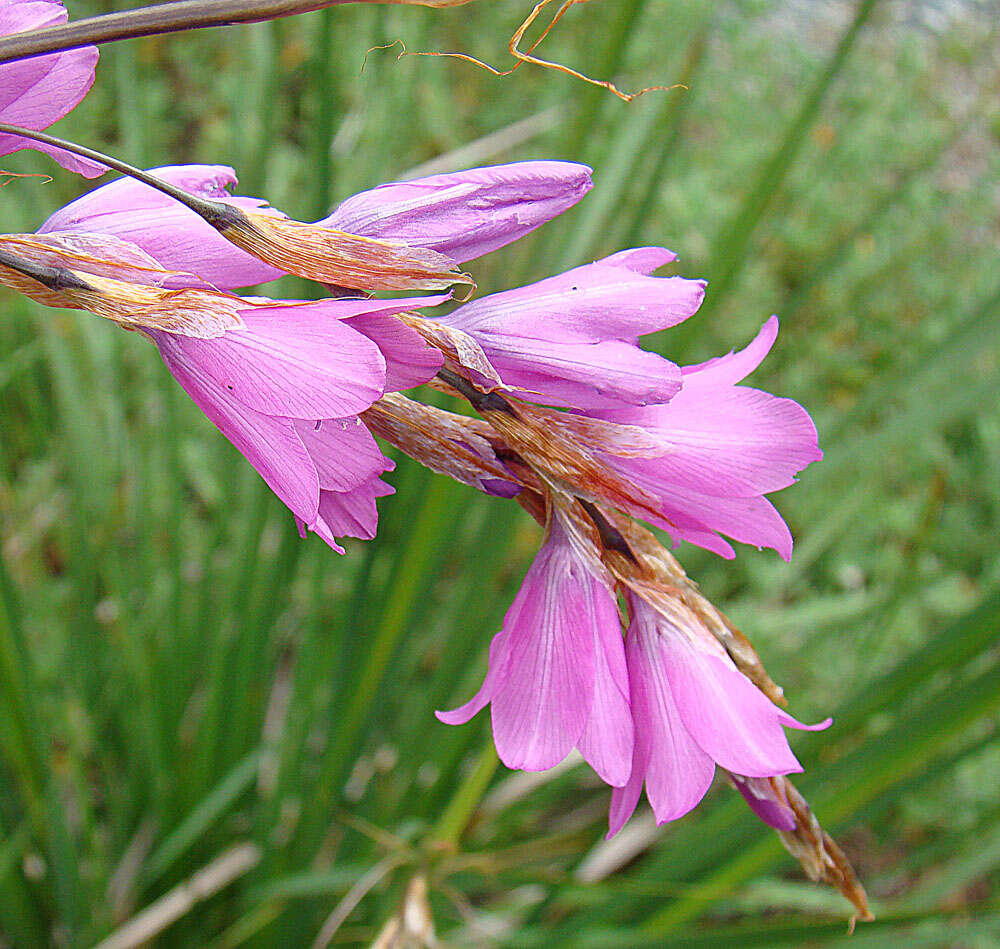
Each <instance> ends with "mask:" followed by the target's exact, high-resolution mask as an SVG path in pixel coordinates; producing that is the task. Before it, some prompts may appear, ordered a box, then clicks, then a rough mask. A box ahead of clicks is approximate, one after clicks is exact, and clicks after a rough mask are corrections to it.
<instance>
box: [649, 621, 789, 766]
mask: <svg viewBox="0 0 1000 949" xmlns="http://www.w3.org/2000/svg"><path fill="white" fill-rule="evenodd" d="M660 649H661V654H662V656H663V662H664V663H665V666H666V669H667V679H668V681H669V683H670V691H671V693H672V695H673V697H674V700H675V702H676V705H677V708H678V709H679V711H680V716H681V719H682V720H683V722H684V726H685V727H686V728H687V730H688V732H689V733H690V734H691V736H692V737H693V738H694V740H695V741H696V742H697V743H698V746H699V747H700V748H701V749H702V750H703V751H704V752H705V753H706V754H708V755H710V756H711V757H712V758H713V759H714V760H715V761H717V762H718V763H719V764H720V765H721V766H722V767H723V768H726V769H727V770H728V771H732V772H734V773H735V774H742V775H747V776H749V777H755V778H761V777H770V776H773V775H777V774H790V773H791V772H794V771H801V770H802V766H801V765H800V764H799V762H798V760H797V759H796V757H795V755H794V754H792V750H791V748H789V746H788V739H787V738H786V737H785V731H784V729H783V728H782V726H781V723H780V721H779V718H778V708H777V707H776V706H775V705H774V703H772V702H771V700H770V699H769V698H768V697H767V696H766V695H764V693H763V692H761V691H760V689H758V688H757V687H756V686H755V685H754V684H753V683H752V682H751V681H750V680H749V679H748V678H747V677H746V676H745V675H743V673H742V672H740V671H739V670H738V669H737V668H736V667H735V666H734V665H732V662H731V660H728V659H723V658H722V657H721V656H713V655H709V654H708V653H705V652H702V651H701V650H699V649H697V648H696V647H694V646H693V645H692V644H691V643H690V642H688V641H687V639H686V637H685V636H684V634H683V633H681V632H679V631H678V632H677V634H676V635H673V636H670V635H667V636H662V637H661V641H660Z"/></svg>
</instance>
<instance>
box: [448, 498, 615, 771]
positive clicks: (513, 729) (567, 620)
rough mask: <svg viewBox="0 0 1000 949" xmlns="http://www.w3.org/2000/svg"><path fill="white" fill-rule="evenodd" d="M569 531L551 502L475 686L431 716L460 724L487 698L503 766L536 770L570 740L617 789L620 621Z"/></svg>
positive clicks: (552, 761)
mask: <svg viewBox="0 0 1000 949" xmlns="http://www.w3.org/2000/svg"><path fill="white" fill-rule="evenodd" d="M578 531H579V528H578V527H576V526H575V525H574V524H573V523H571V521H570V520H569V519H568V518H567V516H566V515H565V514H564V513H563V512H561V511H560V510H559V508H558V507H556V506H554V507H553V508H552V511H551V515H550V519H549V525H548V533H547V536H546V538H545V541H544V543H543V544H542V547H541V549H540V550H539V552H538V554H537V556H536V557H535V560H534V562H533V563H532V564H531V567H530V568H529V569H528V574H527V576H526V577H525V579H524V583H523V584H522V585H521V589H520V590H519V591H518V594H517V596H516V597H515V598H514V602H513V604H512V605H511V607H510V609H509V610H508V611H507V615H506V616H505V617H504V621H503V628H502V630H501V631H500V632H499V633H498V634H497V635H496V636H495V637H494V638H493V642H492V643H491V644H490V653H489V670H488V672H487V674H486V679H485V681H484V682H483V685H482V688H481V689H480V690H479V691H478V692H477V693H476V695H475V696H473V698H472V699H470V700H469V701H468V702H467V703H466V704H465V705H463V706H461V707H459V708H457V709H454V710H453V711H450V712H438V713H437V716H438V718H439V719H440V720H441V721H443V722H445V723H446V724H449V725H460V724H463V723H464V722H467V721H468V720H469V719H470V718H472V716H473V715H475V714H476V713H477V712H479V711H480V710H481V709H482V708H484V707H485V706H486V705H487V704H488V703H489V704H490V705H491V708H492V720H493V739H494V741H495V743H496V747H497V753H498V754H499V756H500V760H501V761H503V763H504V764H506V765H507V766H508V767H509V768H523V769H524V770H526V771H544V770H546V769H547V768H551V767H553V766H554V765H556V764H558V763H559V762H560V761H562V759H563V758H565V757H566V755H568V754H569V752H570V751H572V750H573V748H574V747H575V748H578V749H579V750H580V752H581V754H582V755H583V756H584V758H586V759H587V761H588V762H590V764H591V765H592V767H593V768H594V770H595V771H596V772H597V773H598V774H599V775H600V776H601V778H602V779H603V780H604V781H606V782H607V783H608V784H611V785H614V786H618V785H622V784H624V783H625V782H626V780H627V779H628V776H629V772H630V769H631V758H632V720H631V716H630V715H629V707H628V701H629V685H628V681H627V677H626V670H625V653H624V649H623V645H622V636H621V625H620V622H619V619H618V606H617V602H616V600H615V597H614V594H613V593H612V588H611V585H610V579H609V577H608V575H607V573H606V571H605V570H604V569H603V567H602V566H601V564H600V561H599V560H598V559H597V557H596V556H595V552H594V551H593V550H592V549H591V548H590V545H589V544H588V543H587V542H586V541H585V540H584V539H583V538H581V537H580V536H579V533H578Z"/></svg>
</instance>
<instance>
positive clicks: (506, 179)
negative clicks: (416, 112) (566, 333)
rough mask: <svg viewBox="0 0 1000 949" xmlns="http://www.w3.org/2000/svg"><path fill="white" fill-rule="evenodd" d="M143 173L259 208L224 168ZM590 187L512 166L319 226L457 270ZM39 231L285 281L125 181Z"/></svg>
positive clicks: (403, 194) (234, 275)
mask: <svg viewBox="0 0 1000 949" xmlns="http://www.w3.org/2000/svg"><path fill="white" fill-rule="evenodd" d="M151 170H152V172H153V173H154V174H156V175H157V176H159V177H160V178H163V179H164V180H166V181H168V182H169V183H171V184H174V185H177V186H179V187H181V188H183V189H184V190H185V191H189V192H191V193H192V194H195V195H197V196H199V197H203V198H210V199H213V200H224V201H227V202H229V203H231V204H234V205H237V206H238V207H240V208H242V209H244V210H248V211H258V212H259V211H261V210H262V209H263V208H264V206H265V205H266V202H264V201H262V200H260V199H259V198H246V197H233V196H231V195H230V194H229V193H228V192H227V190H226V188H227V187H229V186H230V185H233V184H235V183H236V174H235V172H234V171H233V169H232V168H229V167H227V166H225V165H173V166H168V167H164V168H154V169H151ZM590 187H591V183H590V169H589V168H587V167H586V166H585V165H576V164H572V163H570V162H545V161H539V162H519V163H515V164H511V165H497V166H495V167H491V168H474V169H471V170H470V171H463V172H457V173H455V174H451V175H433V176H431V177H429V178H420V179H417V180H415V181H408V182H400V183H395V184H385V185H380V186H379V187H377V188H373V189H372V190H370V191H363V192H361V193H360V194H356V195H354V196H353V197H351V198H348V199H347V200H346V201H345V202H343V204H341V205H340V206H339V207H338V208H337V209H336V210H334V211H333V213H332V214H330V215H329V216H328V217H326V218H324V219H323V220H322V221H318V222H317V223H318V224H320V225H323V226H325V227H329V228H333V229H337V230H343V231H348V232H350V233H352V234H356V235H358V236H361V237H371V238H377V239H379V240H385V241H392V242H398V243H403V244H406V245H407V246H412V247H414V248H422V249H426V250H429V251H434V252H436V253H438V254H442V255H444V256H445V257H446V258H447V259H448V262H450V263H452V264H459V263H462V262H464V261H467V260H472V259H473V258H475V257H479V256H481V255H482V254H485V253H488V252H489V251H492V250H495V249H496V248H498V247H502V246H503V245H505V244H508V243H510V242H511V241H514V240H517V238H519V237H522V236H524V235H525V234H527V233H529V232H530V231H533V230H534V229H535V228H536V227H539V226H540V225H541V224H544V223H545V222H546V221H547V220H549V219H550V218H552V217H555V216H556V215H557V214H560V213H562V212H563V211H565V210H566V209H567V208H569V207H572V205H574V204H575V203H576V202H577V201H579V200H580V198H582V197H583V196H584V195H585V194H586V193H587V191H588V190H589V189H590ZM271 210H272V213H273V214H275V215H279V216H283V215H281V214H280V212H279V211H276V210H273V209H271ZM39 231H40V232H41V233H47V232H52V231H59V232H77V231H86V232H92V231H100V232H101V233H104V234H111V235H113V236H116V237H120V238H122V239H124V240H127V241H129V242H131V243H133V244H136V245H137V246H139V247H141V248H142V249H143V250H145V251H146V252H147V253H149V254H151V255H152V256H153V257H155V258H156V259H157V260H158V261H160V263H161V264H162V265H163V266H164V267H168V268H171V269H177V270H184V271H191V272H194V273H197V274H199V275H200V276H201V277H203V278H204V279H205V280H206V281H207V282H208V283H210V284H212V285H213V286H216V287H219V288H220V289H234V288H236V287H244V286H250V285H252V284H257V283H264V282H266V281H268V280H273V279H275V278H276V277H280V276H282V274H283V271H281V270H278V269H276V268H275V267H272V266H270V265H269V264H266V263H263V262H262V261H260V260H258V259H257V258H255V257H253V256H251V255H250V254H247V253H245V252H244V251H242V250H240V249H239V248H238V247H235V246H234V245H233V244H231V243H230V242H229V241H228V240H226V239H225V238H224V237H222V236H221V235H220V234H219V233H218V232H217V231H216V230H215V229H214V228H213V227H212V226H211V225H210V224H208V223H206V222H205V221H204V220H202V218H200V217H199V216H198V215H197V214H195V213H194V212H193V211H191V210H189V209H188V208H186V207H184V206H183V205H181V204H180V203H178V202H177V201H175V200H174V199H173V198H170V197H167V196H166V195H165V194H163V193H162V192H159V191H157V190H155V189H154V188H150V187H149V186H148V185H144V184H141V183H140V182H138V181H135V180H134V179H132V178H120V179H118V180H116V181H113V182H111V183H110V184H107V185H104V186H103V187H101V188H97V189H96V190H94V191H91V192H90V193H89V194H85V195H84V196H83V197H81V198H78V199H77V200H76V201H73V202H72V203H71V204H68V205H66V206H65V207H64V208H62V209H61V210H59V211H57V212H56V213H55V214H53V215H52V216H51V217H50V218H49V219H48V220H47V221H46V222H45V223H44V224H43V225H42V226H41V228H39Z"/></svg>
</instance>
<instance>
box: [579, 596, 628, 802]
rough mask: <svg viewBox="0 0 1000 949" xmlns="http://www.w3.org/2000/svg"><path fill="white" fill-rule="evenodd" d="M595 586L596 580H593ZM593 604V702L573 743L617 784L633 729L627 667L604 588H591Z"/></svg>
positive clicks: (614, 610) (623, 776) (622, 778)
mask: <svg viewBox="0 0 1000 949" xmlns="http://www.w3.org/2000/svg"><path fill="white" fill-rule="evenodd" d="M593 582H594V585H595V587H597V586H599V581H597V580H594V581H593ZM594 603H595V606H596V607H597V609H596V612H597V614H598V615H597V616H596V617H595V619H596V621H597V626H596V628H595V634H596V637H597V643H596V645H595V651H594V655H595V661H594V704H593V707H592V708H591V710H590V718H589V719H588V721H587V727H586V728H585V729H584V730H583V735H582V736H581V738H580V741H579V742H578V745H577V747H578V748H579V749H580V754H582V755H583V757H584V758H586V759H587V761H588V762H589V764H590V766H591V767H592V768H593V769H594V770H595V771H596V772H597V774H598V775H599V777H600V778H601V780H602V781H605V782H606V783H608V784H610V785H611V786H612V787H621V786H623V785H625V784H626V783H627V782H628V779H629V775H630V774H631V773H632V753H633V746H634V729H633V725H632V712H631V708H630V706H629V690H628V669H627V668H626V666H625V644H624V642H623V641H622V635H621V623H620V621H619V618H618V606H617V604H616V603H615V601H614V598H613V597H612V596H611V594H610V592H609V591H608V590H606V589H603V588H602V589H600V590H595V595H594Z"/></svg>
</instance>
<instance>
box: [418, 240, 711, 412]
mask: <svg viewBox="0 0 1000 949" xmlns="http://www.w3.org/2000/svg"><path fill="white" fill-rule="evenodd" d="M675 259H676V257H675V255H674V254H673V253H672V252H671V251H669V250H666V249H664V248H661V247H642V248H635V249H632V250H627V251H622V252H621V253H618V254H614V255H612V256H611V257H605V258H604V259H603V260H599V261H597V262H596V263H593V264H587V265H585V266H583V267H577V268H575V269H573V270H569V271H567V272H566V273H563V274H559V275H558V276H555V277H549V278H547V279H545V280H541V281H539V282H538V283H534V284H531V285H529V286H527V287H521V288H519V289H517V290H506V291H503V292H501V293H494V294H492V295H491V296H488V297H482V298H480V299H478V300H473V301H472V302H471V303H466V304H465V305H464V306H461V307H459V308H458V309H456V310H455V311H454V312H452V313H450V314H448V315H447V316H443V317H439V318H438V320H436V321H435V322H439V323H443V324H445V325H447V326H449V327H451V328H453V329H457V330H461V331H462V332H464V333H466V334H468V335H469V336H471V337H472V339H473V340H475V342H476V343H478V345H479V346H480V347H481V348H482V351H483V353H484V354H485V355H486V358H487V359H488V360H489V362H490V363H491V364H492V366H493V367H494V368H495V369H496V371H497V373H498V374H499V377H500V379H501V380H502V381H503V383H504V385H506V386H508V387H509V388H511V389H512V390H513V392H514V394H516V395H518V396H521V397H522V398H525V399H530V400H533V401H536V402H542V403H545V404H547V405H554V406H563V407H569V408H575V409H581V410H584V411H588V412H589V411H592V410H606V409H613V408H618V407H622V406H644V405H647V404H659V403H663V402H668V401H669V400H670V399H671V398H673V397H674V396H675V395H676V394H677V393H678V392H679V391H680V388H681V371H680V369H679V368H678V367H677V366H676V365H675V364H674V363H672V362H670V361H669V360H666V359H664V358H663V357H662V356H658V355H656V354H655V353H650V352H646V351H645V350H643V349H641V348H640V347H639V343H638V338H639V337H640V336H642V335H644V334H646V333H652V332H655V331H657V330H661V329H665V328H667V327H669V326H674V325H676V324H677V323H680V322H681V321H683V320H686V319H687V318H688V317H689V316H691V315H692V314H694V313H695V312H696V311H697V309H698V307H699V306H700V305H701V301H702V299H703V298H704V295H705V282H704V281H702V280H687V279H685V278H683V277H652V276H649V275H650V274H651V273H652V272H653V271H654V270H656V269H657V268H658V267H661V266H663V265H664V264H666V263H669V262H670V261H672V260H675Z"/></svg>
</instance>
